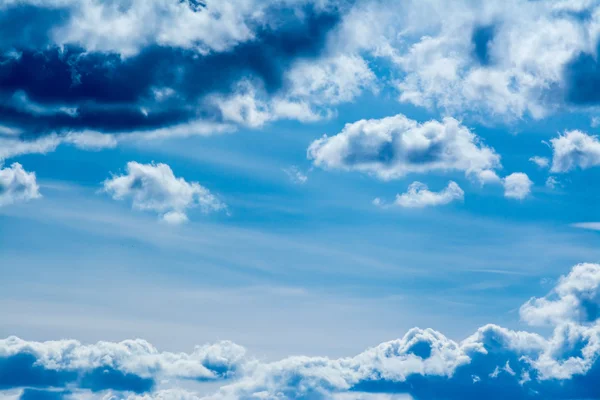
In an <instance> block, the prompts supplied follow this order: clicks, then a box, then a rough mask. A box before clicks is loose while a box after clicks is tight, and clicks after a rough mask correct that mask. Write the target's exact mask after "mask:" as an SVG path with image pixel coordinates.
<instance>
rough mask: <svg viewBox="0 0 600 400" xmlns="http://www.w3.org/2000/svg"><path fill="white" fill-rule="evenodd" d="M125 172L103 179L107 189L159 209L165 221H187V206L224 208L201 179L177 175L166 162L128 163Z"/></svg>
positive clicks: (117, 196)
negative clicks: (190, 180)
mask: <svg viewBox="0 0 600 400" xmlns="http://www.w3.org/2000/svg"><path fill="white" fill-rule="evenodd" d="M126 172H127V173H126V174H124V175H116V176H113V177H112V178H110V179H107V180H106V181H104V190H105V191H106V192H107V193H109V194H110V195H111V196H112V197H113V198H114V199H115V200H124V199H131V201H132V205H133V208H135V209H138V210H150V211H155V212H157V213H159V214H160V215H161V217H162V219H163V220H164V221H165V222H168V223H173V224H178V223H182V222H185V221H187V215H186V214H185V211H186V209H188V208H192V207H200V209H201V210H202V211H203V212H212V211H219V210H223V209H224V208H225V204H223V203H222V202H221V201H219V199H217V198H216V197H215V196H214V195H213V194H212V193H210V191H209V190H208V189H206V188H205V187H203V186H202V185H200V184H199V183H198V182H191V183H190V182H187V181H186V180H185V179H183V178H177V177H175V175H174V174H173V171H172V170H171V168H170V167H169V166H168V165H166V164H140V163H137V162H135V161H131V162H129V163H127V167H126Z"/></svg>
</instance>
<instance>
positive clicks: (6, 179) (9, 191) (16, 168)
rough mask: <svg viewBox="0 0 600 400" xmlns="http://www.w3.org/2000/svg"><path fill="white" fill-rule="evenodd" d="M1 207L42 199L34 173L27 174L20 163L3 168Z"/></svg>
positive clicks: (0, 181) (0, 182)
mask: <svg viewBox="0 0 600 400" xmlns="http://www.w3.org/2000/svg"><path fill="white" fill-rule="evenodd" d="M1 167H2V166H1V164H0V207H2V206H6V205H9V204H13V203H18V202H22V201H29V200H32V199H37V198H39V197H41V195H40V188H39V186H38V184H37V180H36V177H35V173H34V172H27V171H25V170H24V169H23V166H22V165H21V164H19V163H13V164H12V165H11V166H10V167H6V168H1Z"/></svg>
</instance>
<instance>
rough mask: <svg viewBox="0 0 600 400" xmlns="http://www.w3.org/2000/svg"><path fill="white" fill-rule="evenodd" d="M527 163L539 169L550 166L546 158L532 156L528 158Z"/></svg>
mask: <svg viewBox="0 0 600 400" xmlns="http://www.w3.org/2000/svg"><path fill="white" fill-rule="evenodd" d="M529 161H531V162H532V163H534V164H535V165H537V166H538V167H540V168H547V167H548V166H549V165H550V160H549V159H548V158H546V157H540V156H533V157H531V158H529Z"/></svg>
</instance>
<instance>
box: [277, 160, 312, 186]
mask: <svg viewBox="0 0 600 400" xmlns="http://www.w3.org/2000/svg"><path fill="white" fill-rule="evenodd" d="M283 172H285V174H286V175H287V176H288V178H289V179H290V181H292V183H296V184H299V185H303V184H305V183H306V182H307V181H308V176H307V175H306V174H305V173H304V172H302V171H300V170H299V169H298V167H297V166H295V165H292V166H291V167H289V168H284V170H283Z"/></svg>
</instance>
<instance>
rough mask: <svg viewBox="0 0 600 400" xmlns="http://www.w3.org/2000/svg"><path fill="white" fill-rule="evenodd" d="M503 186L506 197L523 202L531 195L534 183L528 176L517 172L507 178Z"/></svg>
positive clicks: (503, 181)
mask: <svg viewBox="0 0 600 400" xmlns="http://www.w3.org/2000/svg"><path fill="white" fill-rule="evenodd" d="M502 184H503V186H504V197H506V198H509V199H517V200H523V199H524V198H526V197H527V196H529V194H530V193H531V186H532V185H533V182H532V181H531V179H529V177H528V176H527V174H524V173H522V172H515V173H512V174H510V175H508V176H507V177H505V178H504V179H503V180H502Z"/></svg>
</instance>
